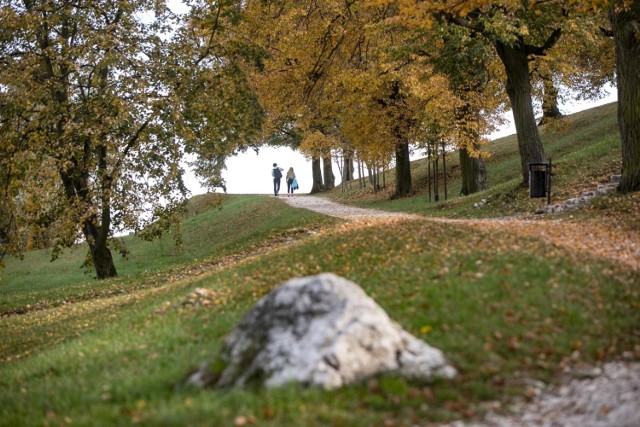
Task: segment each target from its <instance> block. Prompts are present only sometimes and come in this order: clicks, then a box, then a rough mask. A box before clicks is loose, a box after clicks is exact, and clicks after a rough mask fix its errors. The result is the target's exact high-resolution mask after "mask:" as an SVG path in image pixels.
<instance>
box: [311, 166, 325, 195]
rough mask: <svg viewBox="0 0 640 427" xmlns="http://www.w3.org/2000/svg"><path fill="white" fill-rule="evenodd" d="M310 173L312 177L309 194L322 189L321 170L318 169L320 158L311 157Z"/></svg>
mask: <svg viewBox="0 0 640 427" xmlns="http://www.w3.org/2000/svg"><path fill="white" fill-rule="evenodd" d="M311 173H312V177H313V184H312V186H311V194H315V193H320V192H322V190H323V187H322V171H321V169H320V158H319V157H312V158H311Z"/></svg>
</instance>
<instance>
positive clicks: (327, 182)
mask: <svg viewBox="0 0 640 427" xmlns="http://www.w3.org/2000/svg"><path fill="white" fill-rule="evenodd" d="M322 171H323V176H324V189H325V191H329V190H331V189H332V188H333V187H335V186H336V177H335V175H334V174H333V168H332V167H331V154H329V155H328V156H323V157H322Z"/></svg>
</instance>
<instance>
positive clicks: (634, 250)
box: [282, 196, 640, 271]
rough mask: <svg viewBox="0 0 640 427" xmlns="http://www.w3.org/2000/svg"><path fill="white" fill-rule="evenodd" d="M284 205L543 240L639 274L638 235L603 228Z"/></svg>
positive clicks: (292, 201)
mask: <svg viewBox="0 0 640 427" xmlns="http://www.w3.org/2000/svg"><path fill="white" fill-rule="evenodd" d="M282 199H283V200H284V201H285V202H286V203H287V204H289V205H291V206H293V207H296V208H303V209H309V210H311V211H315V212H319V213H322V214H325V215H329V216H334V217H337V218H343V219H350V220H361V219H387V218H406V219H423V220H428V221H437V222H445V223H449V224H459V225H461V226H469V227H477V228H479V229H483V230H489V231H503V232H509V233H514V234H517V235H519V236H524V237H531V238H537V239H543V240H545V241H546V242H548V243H550V244H552V245H555V246H559V247H564V248H566V249H568V250H570V251H572V252H575V253H581V254H584V255H592V256H594V255H595V256H596V257H599V258H606V259H609V260H612V261H614V262H617V263H620V264H622V265H623V266H625V267H626V268H631V269H633V270H636V271H639V270H640V233H637V232H636V233H633V232H629V231H623V230H620V229H616V228H611V227H605V226H603V225H597V224H590V225H585V224H584V223H579V222H573V221H567V220H545V221H541V220H538V221H533V220H524V219H518V218H509V219H449V218H426V217H423V216H419V215H412V214H407V213H400V212H386V211H381V210H375V209H365V208H358V207H354V206H346V205H343V204H340V203H336V202H333V201H331V200H328V199H325V198H322V197H317V196H294V197H283V198H282Z"/></svg>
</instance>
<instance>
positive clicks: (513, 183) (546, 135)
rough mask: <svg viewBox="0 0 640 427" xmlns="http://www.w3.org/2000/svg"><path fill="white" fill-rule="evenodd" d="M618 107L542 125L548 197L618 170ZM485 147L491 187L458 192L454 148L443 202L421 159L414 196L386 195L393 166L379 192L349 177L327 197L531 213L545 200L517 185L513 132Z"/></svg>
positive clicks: (436, 212) (457, 210)
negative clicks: (549, 166) (432, 195)
mask: <svg viewBox="0 0 640 427" xmlns="http://www.w3.org/2000/svg"><path fill="white" fill-rule="evenodd" d="M616 106H617V104H616V103H612V104H607V105H603V106H600V107H596V108H593V109H590V110H585V111H582V112H579V113H576V114H573V115H571V116H567V117H565V118H563V119H561V120H558V121H556V122H555V123H552V124H548V125H545V126H542V127H540V136H541V138H542V143H543V147H544V150H545V153H546V155H547V157H550V158H551V159H552V161H553V173H554V175H553V180H552V198H553V200H552V202H554V203H555V202H558V201H562V200H564V199H567V198H569V197H575V196H576V195H578V194H580V192H581V191H585V190H593V189H595V187H596V186H597V184H598V183H599V182H603V181H608V180H609V177H610V175H611V174H614V173H616V174H619V173H620V165H621V161H620V139H619V135H618V124H617V119H616V108H617V107H616ZM486 151H488V152H489V154H490V157H489V158H488V159H487V160H486V166H487V180H488V185H489V188H488V190H486V191H483V192H480V193H477V194H474V195H471V196H467V197H459V194H460V188H461V181H460V163H459V159H458V154H457V152H453V153H450V154H448V156H447V169H448V177H447V181H448V194H449V200H447V201H445V200H444V190H443V189H442V182H441V189H440V197H441V201H440V202H438V203H435V202H432V203H429V202H428V201H427V178H426V175H427V170H426V169H427V168H426V162H425V160H424V159H420V160H416V161H414V162H412V164H411V167H412V181H413V188H414V191H415V193H416V194H415V196H414V197H408V198H404V199H399V200H390V195H391V194H392V193H393V188H394V185H395V176H394V171H393V170H391V171H389V172H388V173H387V174H386V182H387V184H388V185H387V187H386V188H384V189H382V190H381V191H379V192H377V193H374V192H373V190H372V189H371V187H367V188H364V189H361V188H359V186H358V184H357V182H353V183H351V184H350V186H349V189H348V191H346V192H343V190H342V189H341V188H336V189H334V190H333V191H332V192H331V193H330V197H332V198H334V199H336V200H339V201H341V202H343V203H353V204H357V205H360V206H370V207H377V208H383V209H387V210H394V211H396V210H397V211H408V212H414V213H422V214H425V215H430V216H449V217H496V216H506V215H512V214H517V213H526V212H533V211H534V210H535V209H536V208H537V207H540V206H543V205H544V204H546V199H545V200H542V199H529V195H528V189H527V188H524V187H522V186H521V185H520V180H521V174H520V157H519V156H518V144H517V141H516V136H515V135H511V136H507V137H504V138H500V139H497V140H494V141H492V142H491V144H490V145H488V146H487V147H486ZM488 197H490V198H491V199H492V200H490V201H489V203H488V204H487V205H485V206H483V208H482V209H477V208H474V207H473V204H474V203H476V202H478V201H479V200H481V199H487V198H488Z"/></svg>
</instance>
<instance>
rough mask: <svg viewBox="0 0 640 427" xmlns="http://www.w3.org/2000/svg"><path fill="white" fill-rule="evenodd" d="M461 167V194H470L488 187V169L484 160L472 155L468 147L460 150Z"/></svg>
mask: <svg viewBox="0 0 640 427" xmlns="http://www.w3.org/2000/svg"><path fill="white" fill-rule="evenodd" d="M458 153H459V155H460V169H461V170H462V189H461V190H460V194H462V195H464V196H468V195H469V194H473V193H477V192H478V191H482V190H486V189H487V169H486V168H485V165H484V160H482V159H481V158H478V157H471V156H470V155H469V152H468V151H467V149H466V148H461V149H460V150H459V152H458Z"/></svg>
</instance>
